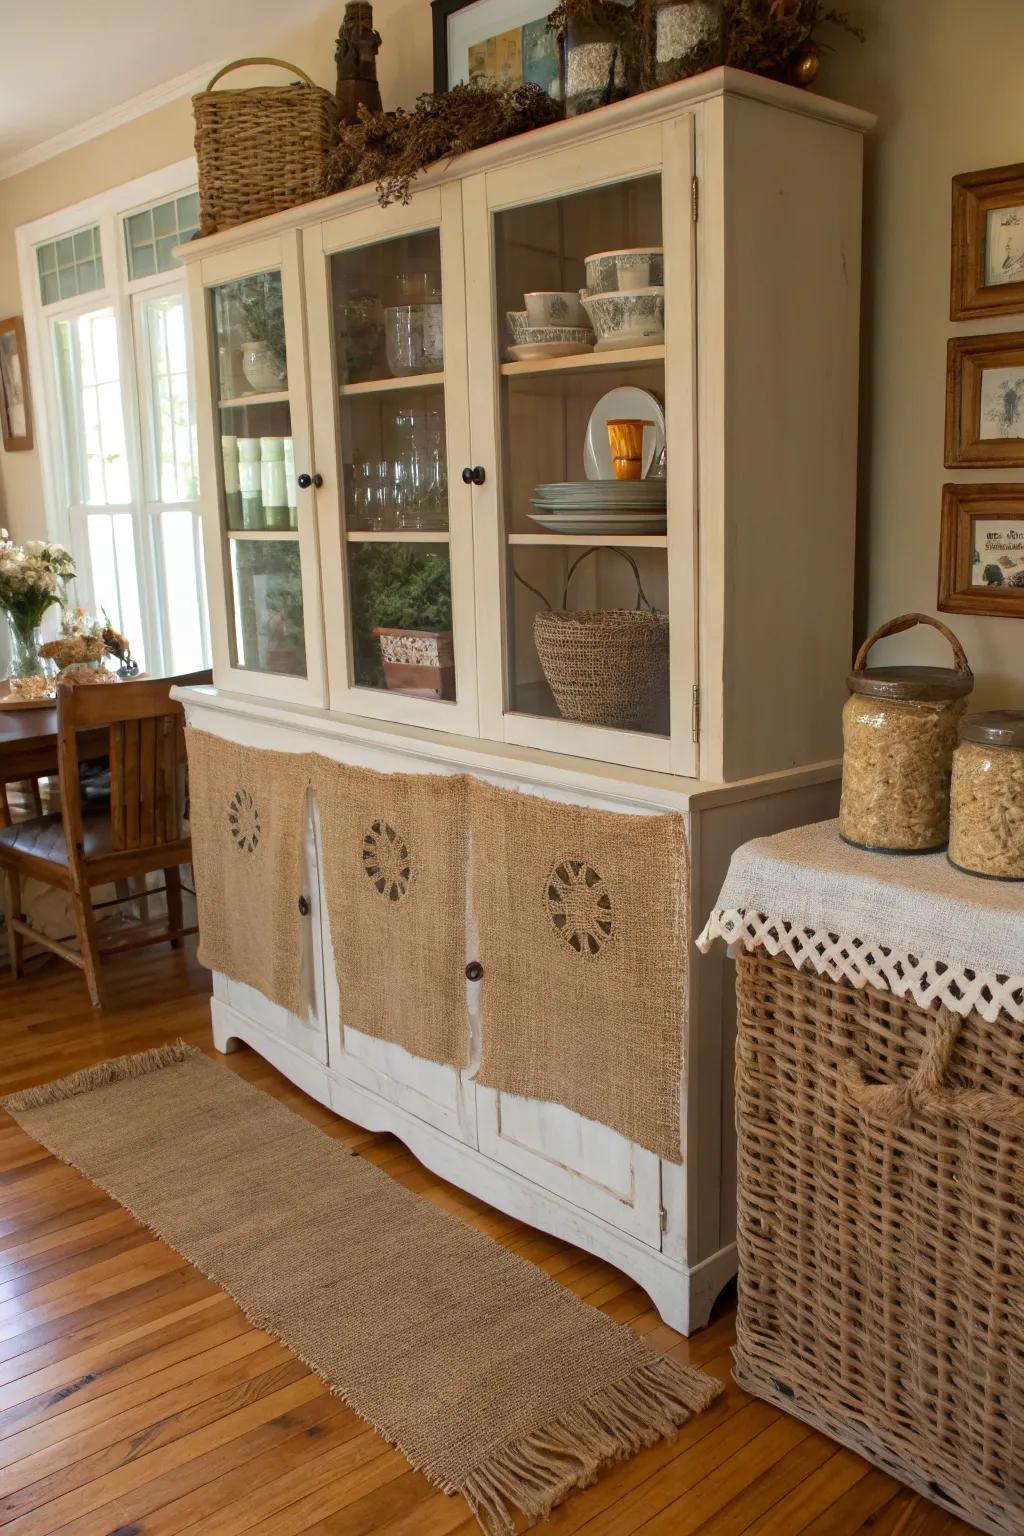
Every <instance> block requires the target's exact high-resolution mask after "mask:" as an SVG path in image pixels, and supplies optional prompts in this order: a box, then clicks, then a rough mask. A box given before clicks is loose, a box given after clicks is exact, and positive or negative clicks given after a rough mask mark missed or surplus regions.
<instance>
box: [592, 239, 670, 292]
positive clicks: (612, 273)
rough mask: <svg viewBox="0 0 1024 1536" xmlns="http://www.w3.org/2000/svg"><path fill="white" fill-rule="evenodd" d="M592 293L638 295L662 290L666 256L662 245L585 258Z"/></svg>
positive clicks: (597, 254)
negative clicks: (642, 291)
mask: <svg viewBox="0 0 1024 1536" xmlns="http://www.w3.org/2000/svg"><path fill="white" fill-rule="evenodd" d="M584 265H585V266H586V269H587V288H588V289H589V291H590V292H591V293H635V292H636V291H637V290H638V289H646V288H660V287H661V286H662V284H663V283H664V281H665V256H664V252H663V251H662V248H661V246H660V245H649V246H639V247H637V248H635V249H633V250H628V251H598V252H596V254H595V255H593V256H586V257H584Z"/></svg>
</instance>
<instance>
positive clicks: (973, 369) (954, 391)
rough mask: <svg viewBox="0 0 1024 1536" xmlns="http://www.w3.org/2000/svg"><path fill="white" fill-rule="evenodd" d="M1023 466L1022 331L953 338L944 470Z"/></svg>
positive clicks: (948, 357) (948, 364) (948, 363)
mask: <svg viewBox="0 0 1024 1536" xmlns="http://www.w3.org/2000/svg"><path fill="white" fill-rule="evenodd" d="M999 465H1005V466H1007V467H1010V468H1014V469H1019V468H1022V467H1024V331H1013V332H1008V333H1005V334H1003V335H999V336H954V337H953V338H952V339H951V340H950V342H949V345H948V347H947V352H946V468H947V469H962V468H965V467H969V468H996V467H998V466H999Z"/></svg>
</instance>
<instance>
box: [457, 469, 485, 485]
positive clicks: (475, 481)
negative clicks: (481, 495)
mask: <svg viewBox="0 0 1024 1536" xmlns="http://www.w3.org/2000/svg"><path fill="white" fill-rule="evenodd" d="M486 479H487V472H486V470H485V469H484V467H483V465H482V464H477V465H476V466H475V467H474V468H473V469H470V467H469V465H468V464H467V466H466V468H465V469H464V470H463V471H462V480H463V483H464V484H465V485H483V483H484V481H485V480H486Z"/></svg>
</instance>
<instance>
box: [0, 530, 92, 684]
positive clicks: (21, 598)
mask: <svg viewBox="0 0 1024 1536" xmlns="http://www.w3.org/2000/svg"><path fill="white" fill-rule="evenodd" d="M74 574H75V565H74V561H73V560H72V558H71V555H70V554H69V553H68V551H67V550H66V549H65V548H64V546H63V545H62V544H47V543H45V542H44V541H42V540H39V539H31V540H29V541H28V542H27V543H25V544H15V542H14V540H13V539H12V538H11V537H10V535H9V534H8V532H7V529H6V528H0V612H3V613H4V614H5V616H6V618H7V626H8V630H9V636H10V653H11V654H10V661H9V664H8V671H9V673H10V676H11V677H12V678H25V677H43V676H45V674H46V665H45V662H44V660H43V658H42V657H41V656H40V654H39V646H40V634H39V627H40V625H41V624H42V622H43V618H44V616H45V614H46V613H47V611H48V610H49V609H50V608H52V607H53V606H54V604H63V603H64V596H65V591H66V588H67V583H68V582H69V581H71V580H72V579H73V577H74Z"/></svg>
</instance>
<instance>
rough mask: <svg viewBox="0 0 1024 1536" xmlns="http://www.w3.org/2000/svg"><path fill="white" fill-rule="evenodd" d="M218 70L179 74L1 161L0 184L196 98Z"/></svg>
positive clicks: (207, 67)
mask: <svg viewBox="0 0 1024 1536" xmlns="http://www.w3.org/2000/svg"><path fill="white" fill-rule="evenodd" d="M218 67H219V63H218V62H213V63H208V64H203V65H201V66H200V67H199V68H197V69H192V70H189V71H188V73H187V74H184V75H176V76H175V77H174V79H173V80H165V81H164V82H163V84H161V85H155V86H153V87H152V88H151V89H150V90H148V91H142V92H141V93H140V94H139V95H138V96H132V97H131V98H130V99H129V100H128V101H123V102H121V103H120V105H119V106H116V107H109V108H108V109H107V111H106V112H99V113H97V114H96V116H95V117H89V118H86V120H85V122H84V123H77V124H76V125H75V127H74V128H68V129H65V131H64V132H63V133H56V134H54V135H53V137H52V138H49V139H44V140H43V141H42V143H40V144H33V145H32V146H31V147H30V148H29V149H23V150H21V151H20V153H18V154H16V155H10V156H9V157H8V158H7V159H6V160H0V181H7V180H8V179H9V178H10V177H11V176H19V175H20V174H21V173H22V171H30V170H31V169H32V168H33V166H36V165H42V164H43V163H44V161H46V160H52V159H53V158H54V156H55V155H63V154H66V153H67V151H68V150H69V149H75V148H76V147H77V146H78V145H79V144H87V143H88V142H89V140H90V139H98V138H99V137H100V135H101V134H104V133H109V132H110V131H111V130H112V129H114V128H120V127H121V126H122V125H123V124H124V123H130V122H132V121H133V120H134V119H135V118H137V117H145V115H146V113H147V112H154V111H156V109H157V108H158V107H163V106H166V105H167V103H168V102H171V101H178V100H179V99H180V98H181V97H182V96H191V95H193V94H194V93H195V92H196V91H200V90H202V89H203V88H204V87H205V86H206V84H207V82H208V81H209V79H210V76H211V75H212V74H213V73H214V71H215V70H216V69H217V68H218Z"/></svg>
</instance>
